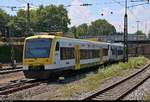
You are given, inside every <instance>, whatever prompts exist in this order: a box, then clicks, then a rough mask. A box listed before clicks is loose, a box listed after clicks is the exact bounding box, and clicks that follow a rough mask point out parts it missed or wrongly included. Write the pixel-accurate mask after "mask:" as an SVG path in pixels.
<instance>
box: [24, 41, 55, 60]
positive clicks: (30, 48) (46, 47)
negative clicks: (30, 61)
mask: <svg viewBox="0 0 150 102" xmlns="http://www.w3.org/2000/svg"><path fill="white" fill-rule="evenodd" d="M51 42H52V40H50V39H45V38H38V39H28V40H26V45H25V58H48V57H49V53H50V47H51Z"/></svg>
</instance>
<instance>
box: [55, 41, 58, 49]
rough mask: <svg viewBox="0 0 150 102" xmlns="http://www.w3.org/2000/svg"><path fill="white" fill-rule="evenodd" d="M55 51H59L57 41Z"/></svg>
mask: <svg viewBox="0 0 150 102" xmlns="http://www.w3.org/2000/svg"><path fill="white" fill-rule="evenodd" d="M55 51H59V42H57V43H56V48H55Z"/></svg>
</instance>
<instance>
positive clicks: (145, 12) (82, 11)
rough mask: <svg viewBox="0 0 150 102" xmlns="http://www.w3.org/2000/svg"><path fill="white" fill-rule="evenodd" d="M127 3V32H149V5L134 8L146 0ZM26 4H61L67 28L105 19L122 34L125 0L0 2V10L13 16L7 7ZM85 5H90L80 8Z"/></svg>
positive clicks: (0, 0) (13, 13) (12, 0)
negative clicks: (66, 18) (66, 16)
mask: <svg viewBox="0 0 150 102" xmlns="http://www.w3.org/2000/svg"><path fill="white" fill-rule="evenodd" d="M127 1H128V12H127V14H128V32H129V33H135V32H136V31H137V30H142V31H143V32H144V33H146V34H148V32H149V31H150V3H149V4H144V5H140V6H134V5H137V4H141V3H146V2H144V1H146V0H134V1H140V2H131V1H133V0H127ZM27 3H30V4H31V7H32V8H37V7H38V6H39V5H41V4H42V5H44V6H46V5H50V4H54V5H60V4H63V5H64V6H65V8H66V9H67V11H68V16H69V18H70V19H71V24H70V25H69V27H71V26H78V25H80V24H83V23H87V24H90V23H91V22H93V21H95V20H97V19H105V20H107V21H108V22H109V23H110V24H112V25H114V26H115V28H116V30H117V32H123V29H124V13H125V0H0V8H1V9H3V10H5V11H6V13H8V14H10V15H15V14H16V12H17V10H18V9H16V10H14V11H12V10H11V9H10V8H9V7H11V6H16V7H24V8H26V7H27ZM85 3H88V4H92V5H91V6H80V5H81V4H85ZM68 5H71V6H68ZM132 6H133V7H132ZM102 14H103V15H102Z"/></svg>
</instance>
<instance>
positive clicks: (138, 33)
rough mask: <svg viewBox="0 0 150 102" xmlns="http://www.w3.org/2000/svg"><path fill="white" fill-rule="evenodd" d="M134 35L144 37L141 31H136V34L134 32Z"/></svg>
mask: <svg viewBox="0 0 150 102" xmlns="http://www.w3.org/2000/svg"><path fill="white" fill-rule="evenodd" d="M134 34H136V35H145V34H144V33H143V32H142V31H140V30H138V31H137V32H135V33H134Z"/></svg>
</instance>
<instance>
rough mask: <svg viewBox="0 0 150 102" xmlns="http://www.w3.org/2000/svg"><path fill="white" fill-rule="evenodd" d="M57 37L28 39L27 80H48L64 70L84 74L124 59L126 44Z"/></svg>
mask: <svg viewBox="0 0 150 102" xmlns="http://www.w3.org/2000/svg"><path fill="white" fill-rule="evenodd" d="M57 34H58V33H56V35H49V34H43V35H35V36H31V37H28V38H26V39H25V42H24V50H23V72H24V75H25V77H26V78H35V79H47V78H49V77H50V74H53V73H54V72H57V71H58V72H59V71H64V70H80V69H83V68H87V67H91V68H92V66H96V65H101V64H104V63H108V62H110V61H119V60H122V59H123V44H119V43H117V44H116V43H105V42H98V41H90V40H83V39H74V38H67V37H62V36H58V35H57Z"/></svg>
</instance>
